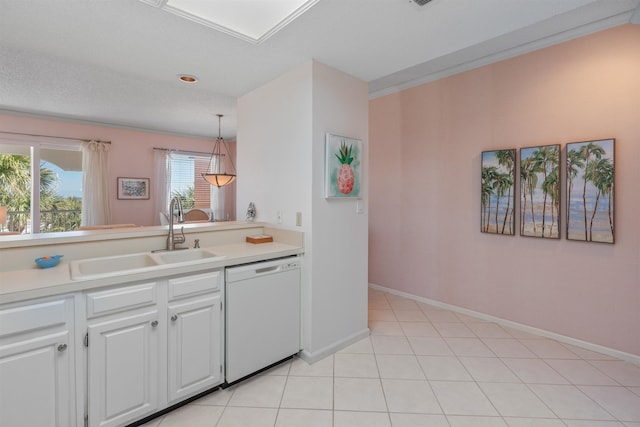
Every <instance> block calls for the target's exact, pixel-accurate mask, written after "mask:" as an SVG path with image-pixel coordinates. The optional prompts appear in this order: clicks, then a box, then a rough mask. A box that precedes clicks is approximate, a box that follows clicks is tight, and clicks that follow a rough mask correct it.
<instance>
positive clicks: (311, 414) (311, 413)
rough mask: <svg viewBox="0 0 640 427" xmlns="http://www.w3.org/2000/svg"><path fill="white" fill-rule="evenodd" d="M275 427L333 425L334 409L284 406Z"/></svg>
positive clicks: (324, 426) (326, 426) (325, 426)
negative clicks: (290, 407) (321, 409)
mask: <svg viewBox="0 0 640 427" xmlns="http://www.w3.org/2000/svg"><path fill="white" fill-rule="evenodd" d="M275 427H333V411H320V410H310V409H285V408H282V409H280V410H279V411H278V418H277V419H276V425H275Z"/></svg>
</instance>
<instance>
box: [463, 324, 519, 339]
mask: <svg viewBox="0 0 640 427" xmlns="http://www.w3.org/2000/svg"><path fill="white" fill-rule="evenodd" d="M467 326H468V327H469V329H471V330H472V331H473V333H474V334H476V336H478V337H480V338H512V336H511V335H509V333H508V332H507V331H506V330H504V328H503V327H502V326H500V325H498V324H495V323H490V322H476V323H467Z"/></svg>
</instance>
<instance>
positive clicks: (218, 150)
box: [202, 114, 236, 187]
mask: <svg viewBox="0 0 640 427" xmlns="http://www.w3.org/2000/svg"><path fill="white" fill-rule="evenodd" d="M217 116H218V137H217V138H216V141H215V143H214V145H213V152H212V153H211V158H210V159H209V168H208V169H207V170H208V171H209V172H207V173H203V174H202V178H204V180H205V181H207V182H208V183H209V184H211V185H215V186H216V187H223V186H225V185H228V184H231V183H232V182H233V181H235V180H236V173H235V172H236V170H235V167H234V166H233V159H232V158H231V154H230V153H229V147H227V143H226V142H225V140H224V139H222V136H220V120H221V119H222V117H224V116H223V115H222V114H217ZM223 147H224V149H225V151H226V152H227V154H226V155H227V158H228V162H229V164H230V165H231V168H232V170H231V172H232V173H227V170H226V164H227V161H225V158H224V157H223V156H224V155H223V154H222V148H223ZM214 157H215V158H216V161H215V163H214ZM212 164H213V165H214V167H213V168H212V167H211V165H212Z"/></svg>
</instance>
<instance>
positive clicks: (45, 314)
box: [0, 298, 73, 337]
mask: <svg viewBox="0 0 640 427" xmlns="http://www.w3.org/2000/svg"><path fill="white" fill-rule="evenodd" d="M71 316H73V301H72V299H71V298H65V299H59V300H55V301H44V302H40V303H30V304H27V305H18V306H12V307H8V306H5V307H4V308H0V337H3V336H7V335H12V334H19V333H24V332H29V331H34V330H37V329H42V328H50V327H53V326H58V325H64V324H65V323H67V322H68V321H69V319H70V318H72V317H71Z"/></svg>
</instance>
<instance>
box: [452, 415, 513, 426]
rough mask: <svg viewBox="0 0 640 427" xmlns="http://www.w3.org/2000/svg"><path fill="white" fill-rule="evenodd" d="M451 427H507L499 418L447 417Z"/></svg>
mask: <svg viewBox="0 0 640 427" xmlns="http://www.w3.org/2000/svg"><path fill="white" fill-rule="evenodd" d="M447 419H448V420H449V423H450V424H451V427H507V425H506V424H505V422H504V420H503V419H502V418H500V417H474V416H459V415H453V416H448V417H447Z"/></svg>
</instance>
